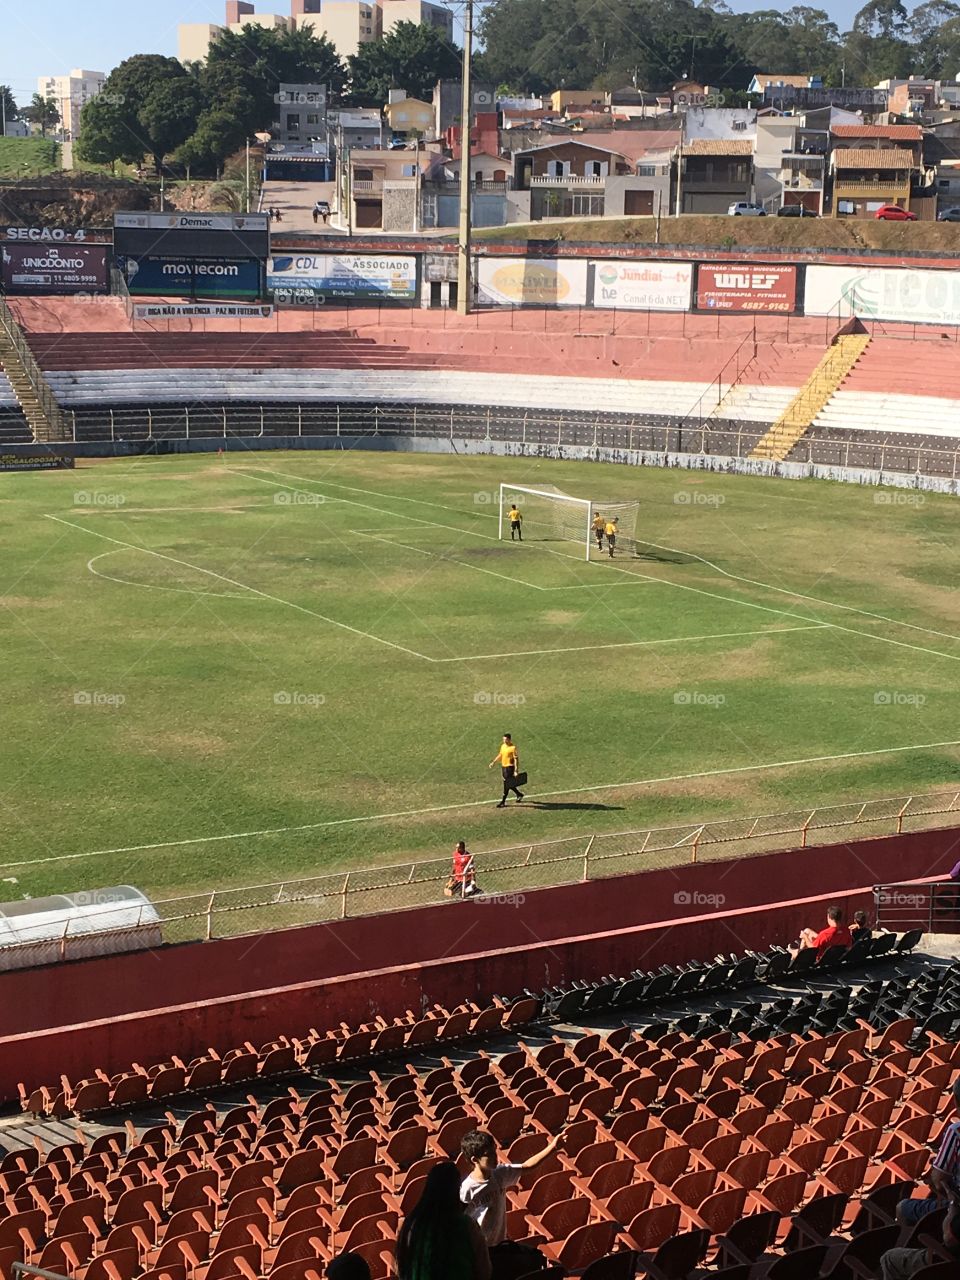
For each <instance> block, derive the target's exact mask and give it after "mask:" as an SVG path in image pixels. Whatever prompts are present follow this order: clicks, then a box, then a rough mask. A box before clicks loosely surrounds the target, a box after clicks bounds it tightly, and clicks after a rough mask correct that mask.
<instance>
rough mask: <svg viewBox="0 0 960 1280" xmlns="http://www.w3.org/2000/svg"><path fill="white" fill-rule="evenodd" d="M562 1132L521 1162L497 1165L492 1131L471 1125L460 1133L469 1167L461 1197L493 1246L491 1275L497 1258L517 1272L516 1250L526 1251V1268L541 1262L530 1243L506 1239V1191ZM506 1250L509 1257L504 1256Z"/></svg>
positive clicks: (544, 1155) (544, 1156)
mask: <svg viewBox="0 0 960 1280" xmlns="http://www.w3.org/2000/svg"><path fill="white" fill-rule="evenodd" d="M559 1140H561V1134H554V1137H553V1138H550V1140H549V1142H548V1143H547V1146H545V1147H544V1148H543V1151H538V1153H536V1155H535V1156H530V1157H529V1160H525V1161H524V1164H522V1165H498V1164H497V1143H495V1142H494V1139H493V1135H492V1134H489V1133H485V1132H484V1130H483V1129H471V1130H470V1133H465V1134H463V1138H462V1140H461V1144H460V1149H461V1151H462V1152H463V1155H465V1156H466V1158H467V1160H468V1161H470V1165H471V1170H470V1172H468V1174H467V1176H466V1178H465V1179H463V1181H462V1183H461V1187H460V1198H461V1199H462V1201H463V1203H465V1204H466V1208H467V1213H470V1216H471V1219H472V1220H474V1221H475V1222H476V1225H477V1226H479V1228H480V1230H481V1231H483V1236H484V1240H485V1242H486V1244H488V1247H489V1248H490V1249H492V1251H493V1252H492V1257H493V1265H494V1275H495V1274H497V1271H498V1262H499V1261H502V1260H503V1261H504V1263H507V1270H512V1274H515V1275H517V1274H518V1272H517V1271H516V1268H513V1267H512V1261H513V1257H515V1256H516V1254H517V1253H521V1252H525V1253H529V1256H530V1266H529V1267H527V1270H529V1271H536V1270H538V1267H539V1266H543V1254H541V1253H540V1252H539V1249H535V1248H532V1247H531V1245H526V1244H516V1243H513V1242H512V1240H508V1239H507V1192H508V1189H509V1188H511V1187H516V1185H517V1183H518V1181H520V1179H521V1178H522V1176H524V1172H525V1171H526V1170H527V1169H536V1166H538V1165H539V1164H541V1161H544V1160H547V1157H548V1156H549V1155H552V1153H553V1152H554V1151H556V1149H557V1147H558V1144H559ZM504 1254H507V1256H509V1257H504Z"/></svg>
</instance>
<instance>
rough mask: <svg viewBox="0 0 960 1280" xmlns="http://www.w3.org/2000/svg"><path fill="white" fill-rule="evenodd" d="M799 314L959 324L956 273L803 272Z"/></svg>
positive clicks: (959, 284) (815, 268)
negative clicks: (802, 308)
mask: <svg viewBox="0 0 960 1280" xmlns="http://www.w3.org/2000/svg"><path fill="white" fill-rule="evenodd" d="M804 311H805V312H806V314H807V315H811V316H825V315H830V316H833V315H836V316H837V317H838V318H839V319H841V320H845V319H847V318H848V317H850V316H863V317H864V318H871V317H872V318H875V319H877V320H899V321H902V322H904V323H907V324H960V274H958V273H957V272H955V271H930V270H922V271H911V270H910V269H909V268H904V267H826V266H812V267H807V277H806V282H805V286H804Z"/></svg>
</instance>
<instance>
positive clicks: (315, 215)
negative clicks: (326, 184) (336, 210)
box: [313, 205, 320, 226]
mask: <svg viewBox="0 0 960 1280" xmlns="http://www.w3.org/2000/svg"><path fill="white" fill-rule="evenodd" d="M319 217H320V210H319V209H318V208H317V206H316V205H314V206H313V225H314V226H316V225H317V221H318V220H319Z"/></svg>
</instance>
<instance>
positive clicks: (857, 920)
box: [850, 911, 873, 943]
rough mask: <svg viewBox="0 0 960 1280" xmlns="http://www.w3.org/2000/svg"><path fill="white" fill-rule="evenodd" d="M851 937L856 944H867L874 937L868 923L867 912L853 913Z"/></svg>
mask: <svg viewBox="0 0 960 1280" xmlns="http://www.w3.org/2000/svg"><path fill="white" fill-rule="evenodd" d="M850 937H851V938H852V939H853V940H854V942H855V943H856V942H866V941H868V940H869V939H870V938H872V937H873V930H872V929H871V928H870V925H869V923H868V922H867V913H866V912H865V911H855V912H854V913H853V924H852V925H851V926H850Z"/></svg>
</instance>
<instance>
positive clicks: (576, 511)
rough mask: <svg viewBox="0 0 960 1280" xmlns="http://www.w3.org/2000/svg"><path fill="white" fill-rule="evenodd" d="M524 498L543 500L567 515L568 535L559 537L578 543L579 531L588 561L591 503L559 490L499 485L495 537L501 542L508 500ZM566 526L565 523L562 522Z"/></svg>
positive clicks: (587, 499)
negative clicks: (553, 504) (556, 505)
mask: <svg viewBox="0 0 960 1280" xmlns="http://www.w3.org/2000/svg"><path fill="white" fill-rule="evenodd" d="M524 496H527V497H532V498H545V499H547V500H548V501H549V502H552V503H556V504H558V506H560V507H562V508H564V509H565V510H566V511H567V512H568V513H569V527H570V530H571V531H570V532H569V533H563V534H561V536H563V537H566V538H567V540H569V541H575V542H579V541H580V531H581V530H582V536H583V555H584V559H585V560H589V559H590V521H591V517H592V512H593V503H592V502H591V501H590V499H589V498H575V497H573V496H572V495H571V494H569V493H564V492H563V491H562V490H560V489H554V488H552V487H551V488H546V489H537V488H533V487H532V486H529V485H522V484H501V485H500V504H499V507H500V518H499V521H498V523H497V537H498V538H499V539H500V540H501V541H502V540H503V536H504V520H505V512H506V503H507V501H508V499H509V500H513V499H516V498H518V497H519V498H522V497H524ZM564 523H565V524H566V521H565V522H564Z"/></svg>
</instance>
